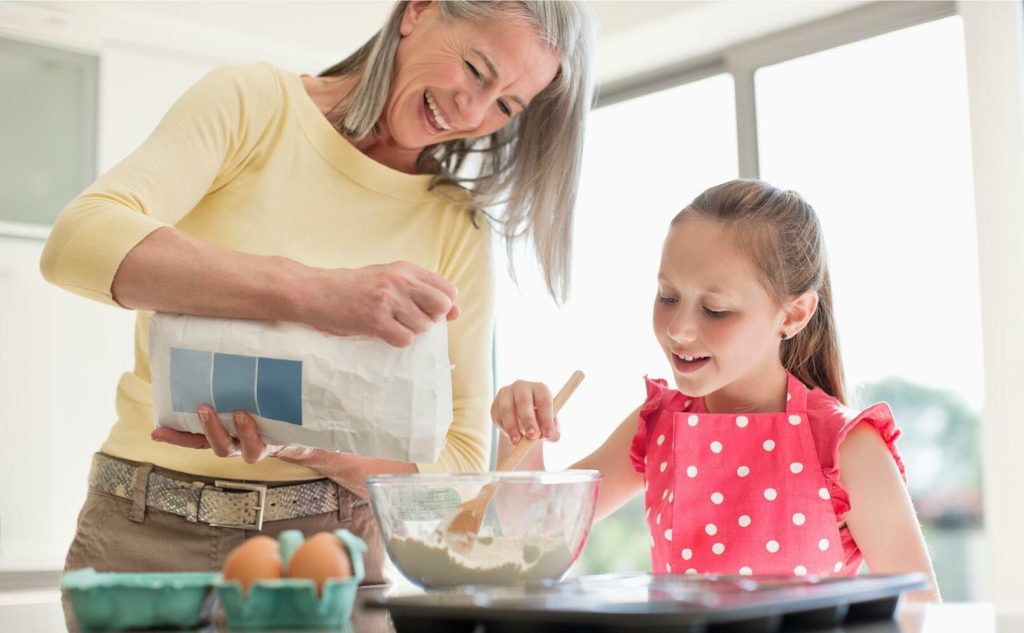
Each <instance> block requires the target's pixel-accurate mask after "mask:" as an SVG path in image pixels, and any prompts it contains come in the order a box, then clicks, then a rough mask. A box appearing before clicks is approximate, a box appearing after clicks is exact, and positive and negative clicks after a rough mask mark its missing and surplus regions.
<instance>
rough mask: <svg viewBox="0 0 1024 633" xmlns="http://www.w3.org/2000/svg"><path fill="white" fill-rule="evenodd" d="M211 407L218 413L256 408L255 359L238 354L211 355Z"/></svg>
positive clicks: (252, 411)
mask: <svg viewBox="0 0 1024 633" xmlns="http://www.w3.org/2000/svg"><path fill="white" fill-rule="evenodd" d="M213 407H214V408H215V409H217V411H218V412H219V413H227V412H229V411H249V412H250V413H259V409H258V408H257V407H256V358H255V357H253V356H239V355H238V354H214V355H213Z"/></svg>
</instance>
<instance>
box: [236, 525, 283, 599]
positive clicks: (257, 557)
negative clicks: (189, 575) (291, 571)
mask: <svg viewBox="0 0 1024 633" xmlns="http://www.w3.org/2000/svg"><path fill="white" fill-rule="evenodd" d="M281 571H282V570H281V555H280V554H279V553H278V550H277V541H276V540H274V539H272V538H270V537H269V536H254V537H252V538H250V539H246V540H245V542H244V543H242V544H241V545H239V546H238V547H236V548H235V549H233V550H231V553H230V554H228V557H227V558H226V559H224V569H223V574H224V580H237V581H238V582H239V583H240V584H241V585H242V592H243V593H245V592H247V591H248V590H249V585H251V584H252V583H253V582H255V581H257V580H267V579H270V578H280V577H281Z"/></svg>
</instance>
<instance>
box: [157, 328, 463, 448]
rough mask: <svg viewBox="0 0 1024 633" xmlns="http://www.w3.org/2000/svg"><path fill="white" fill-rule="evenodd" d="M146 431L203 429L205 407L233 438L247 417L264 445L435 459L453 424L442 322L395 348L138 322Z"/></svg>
mask: <svg viewBox="0 0 1024 633" xmlns="http://www.w3.org/2000/svg"><path fill="white" fill-rule="evenodd" d="M149 356H150V365H151V369H152V375H153V409H154V411H155V414H156V424H157V426H166V427H170V428H172V429H177V430H179V431H188V432H191V433H202V432H203V429H202V426H201V425H200V423H199V416H198V415H197V414H196V410H197V408H198V407H199V405H202V404H207V405H211V406H213V407H214V408H215V409H216V410H217V413H218V415H219V417H220V420H221V422H222V423H223V424H224V426H225V427H226V428H227V429H228V430H229V431H230V432H231V433H232V434H234V423H233V422H232V413H233V412H234V411H236V410H244V411H248V412H250V413H251V414H252V415H253V418H254V419H255V420H256V425H257V427H259V432H260V435H261V436H263V438H264V440H266V441H267V442H268V443H270V444H294V445H301V446H313V447H317V448H326V449H334V450H340V451H345V452H349V453H356V454H359V455H365V456H367V457H381V458H387V459H397V460H402V461H409V462H434V461H436V460H437V457H438V454H439V453H440V452H441V448H442V447H443V446H444V441H445V436H446V434H447V432H448V427H449V426H450V425H451V421H452V381H451V364H450V362H449V360H448V329H447V325H446V324H445V322H443V321H442V322H441V323H439V324H438V325H435V326H434V327H433V328H431V329H430V330H429V331H428V332H426V333H424V334H421V335H419V336H417V337H416V340H415V341H414V342H413V343H412V345H409V346H408V347H403V348H398V347H392V346H391V345H388V344H387V343H385V342H384V341H382V340H379V339H372V338H364V337H338V336H331V335H329V334H325V333H323V332H320V331H318V330H315V329H313V328H309V327H306V326H303V325H298V324H295V323H280V322H266V321H246V320H239V319H216V318H208V317H195V316H183V315H176V314H155V315H153V318H152V320H151V321H150V325H149Z"/></svg>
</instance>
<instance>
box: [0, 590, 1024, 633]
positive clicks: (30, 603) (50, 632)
mask: <svg viewBox="0 0 1024 633" xmlns="http://www.w3.org/2000/svg"><path fill="white" fill-rule="evenodd" d="M384 590H385V589H384V588H381V587H365V588H362V589H360V590H359V598H360V599H364V598H367V597H372V596H377V595H380V594H381V592H382V591H384ZM0 622H2V623H3V630H4V632H5V633H60V632H62V631H65V630H66V629H65V625H64V613H63V610H62V609H61V604H60V594H59V592H58V591H56V590H44V591H24V592H17V591H15V592H0ZM222 630H226V628H224V627H219V626H216V625H210V626H208V627H206V628H204V629H200V630H199V631H202V632H203V633H217V632H218V631H222ZM349 631H350V632H351V633H393V631H394V629H393V628H392V627H391V624H390V622H389V620H388V617H387V615H386V613H385V612H383V611H377V610H370V609H361V608H359V606H358V599H357V607H356V610H355V612H354V614H353V619H352V625H351V627H350V628H349ZM1021 632H1024V606H1021V607H1017V608H1006V609H1002V608H1000V609H996V608H995V607H994V606H993V605H991V604H987V603H946V604H941V605H920V604H913V603H907V604H904V605H902V606H901V607H900V609H899V610H898V611H897V617H896V621H884V622H871V623H867V624H857V625H849V626H840V627H830V628H828V629H827V630H823V631H822V632H821V633H1021ZM304 633H310V631H309V629H305V630H304ZM803 633H813V631H804V632H803Z"/></svg>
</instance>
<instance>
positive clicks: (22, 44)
mask: <svg viewBox="0 0 1024 633" xmlns="http://www.w3.org/2000/svg"><path fill="white" fill-rule="evenodd" d="M0 53H8V54H11V55H14V56H21V57H28V58H32V59H37V60H46V61H53V62H57V63H60V64H63V65H66V66H71V67H74V68H77V69H78V70H80V71H81V73H82V85H83V91H82V102H81V103H80V104H79V105H80V108H79V116H80V117H81V123H82V126H81V129H82V130H83V135H84V138H83V139H82V149H81V151H82V155H81V160H82V170H81V172H80V173H79V175H78V181H79V182H78V185H77V186H76V189H77V190H79V191H81V190H84V189H85V188H86V187H88V186H89V185H90V184H92V182H93V181H95V180H96V177H97V176H98V174H97V173H96V169H97V151H98V147H99V141H98V136H99V135H98V131H99V130H98V127H99V66H100V60H99V56H97V55H95V54H92V53H88V52H84V51H75V50H71V49H68V48H61V47H59V46H52V45H48V44H40V43H35V42H30V41H26V40H21V39H17V38H15V37H12V36H11V35H10V34H7V33H4V34H2V35H0ZM49 234H50V224H43V223H34V222H10V221H3V220H0V238H19V239H29V240H34V241H45V240H46V238H47V237H49Z"/></svg>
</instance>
